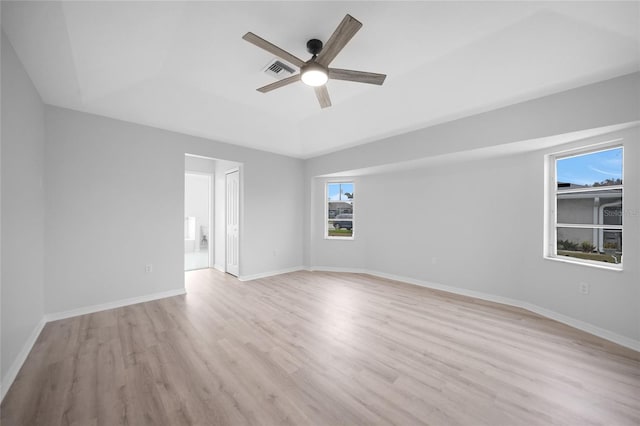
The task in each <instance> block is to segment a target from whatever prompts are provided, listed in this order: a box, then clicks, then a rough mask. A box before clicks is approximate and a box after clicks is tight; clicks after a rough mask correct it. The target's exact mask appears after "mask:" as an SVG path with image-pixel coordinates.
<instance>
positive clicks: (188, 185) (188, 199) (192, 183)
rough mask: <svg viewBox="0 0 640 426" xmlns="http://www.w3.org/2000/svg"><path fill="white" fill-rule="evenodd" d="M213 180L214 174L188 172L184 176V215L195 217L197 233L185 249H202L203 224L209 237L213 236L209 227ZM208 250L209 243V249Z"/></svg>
mask: <svg viewBox="0 0 640 426" xmlns="http://www.w3.org/2000/svg"><path fill="white" fill-rule="evenodd" d="M211 180H213V176H206V175H202V174H191V173H186V174H185V177H184V215H185V217H194V218H195V233H194V240H193V242H192V243H187V241H185V251H191V252H192V251H200V241H201V240H202V234H203V228H202V227H203V226H204V227H206V230H205V232H204V233H206V234H207V238H209V237H210V236H211V229H209V226H210V225H209V222H210V220H209V216H210V215H209V197H210V196H211V188H210V185H211ZM205 250H208V245H207V249H205Z"/></svg>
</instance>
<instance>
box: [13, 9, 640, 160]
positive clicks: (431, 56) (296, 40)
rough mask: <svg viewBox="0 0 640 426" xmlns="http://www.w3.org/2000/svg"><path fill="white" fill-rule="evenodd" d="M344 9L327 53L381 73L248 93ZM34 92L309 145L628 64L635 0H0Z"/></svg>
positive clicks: (303, 151) (370, 134) (342, 140)
mask: <svg viewBox="0 0 640 426" xmlns="http://www.w3.org/2000/svg"><path fill="white" fill-rule="evenodd" d="M346 13H349V14H351V15H353V16H354V17H356V18H357V19H358V20H360V21H361V22H362V23H363V24H364V27H363V28H362V29H361V30H360V31H359V32H358V33H357V34H356V36H355V37H354V38H353V40H352V41H351V42H350V43H349V44H348V45H347V47H346V48H345V49H344V50H343V51H342V52H341V53H340V55H339V56H338V57H337V59H336V60H335V61H334V62H333V63H332V66H334V67H336V68H349V69H358V70H365V71H373V72H380V73H385V74H387V75H388V77H387V80H386V82H385V84H384V85H383V86H381V87H378V86H371V85H366V84H357V83H350V82H343V81H330V82H329V83H328V89H329V91H330V94H331V99H332V102H333V107H331V108H327V109H324V110H321V109H320V107H319V106H318V103H317V101H316V99H315V95H314V93H313V89H312V88H309V87H306V86H305V85H303V84H294V85H290V86H287V87H284V88H282V89H278V90H276V91H274V92H271V93H268V94H263V93H259V92H257V91H256V90H255V89H256V88H257V87H260V86H263V85H265V84H268V83H270V82H273V81H275V80H273V78H272V77H269V76H268V75H266V74H264V73H263V71H262V70H263V68H264V67H265V66H266V65H267V64H268V63H269V62H270V61H271V60H272V59H274V57H273V56H272V55H270V54H268V53H266V52H264V51H262V50H260V49H258V48H256V47H255V46H253V45H251V44H249V43H247V42H245V41H244V40H242V35H243V34H245V33H246V32H247V31H252V32H254V33H256V34H258V35H260V36H261V37H263V38H265V39H267V40H269V41H271V42H273V43H274V44H277V45H278V46H280V47H282V48H284V49H286V50H288V51H289V52H291V53H293V54H294V55H296V56H298V57H300V58H303V59H307V58H308V56H309V55H308V53H306V50H305V43H306V41H307V40H308V39H310V38H319V39H321V40H323V41H326V40H327V39H328V38H329V36H330V35H331V33H332V32H333V30H334V29H335V27H336V26H337V25H338V23H339V22H340V20H341V19H342V18H343V17H344V15H345V14H346ZM2 29H3V31H4V32H5V33H6V35H7V37H8V38H9V40H10V42H11V44H12V45H13V47H14V48H15V50H16V52H17V54H18V56H19V57H20V59H21V61H22V62H23V64H24V66H25V68H26V70H27V72H28V73H29V75H30V77H31V79H32V80H33V83H34V85H35V86H36V88H37V90H38V91H39V93H40V94H41V96H42V99H43V101H44V102H45V103H48V104H51V105H56V106H61V107H65V108H71V109H74V110H79V111H85V112H89V113H94V114H99V115H103V116H107V117H112V118H116V119H121V120H126V121H131V122H135V123H141V124H145V125H150V126H154V127H158V128H163V129H168V130H173V131H177V132H182V133H186V134H190V135H195V136H202V137H205V138H209V139H214V140H219V141H223V142H228V143H232V144H237V145H243V146H247V147H251V148H256V149H261V150H266V151H271V152H275V153H280V154H286V155H290V156H293V157H300V158H309V157H313V156H316V155H320V154H323V153H327V152H331V151H336V150H339V149H342V148H345V147H348V146H354V145H357V144H361V143H365V142H369V141H372V140H376V139H381V138H384V137H387V136H391V135H395V134H400V133H404V132H407V131H410V130H414V129H418V128H421V127H425V126H429V125H433V124H436V123H440V122H444V121H448V120H452V119H455V118H459V117H462V116H466V115H471V114H475V113H479V112H482V111H487V110H490V109H494V108H497V107H501V106H505V105H509V104H512V103H516V102H520V101H524V100H528V99H532V98H536V97H539V96H544V95H546V94H550V93H553V92H557V91H562V90H567V89H571V88H575V87H578V86H581V85H584V84H589V83H592V82H595V81H600V80H605V79H608V78H613V77H617V76H619V75H623V74H627V73H631V72H634V71H637V70H639V69H640V3H638V2H620V3H614V2H604V1H603V2H557V3H555V2H531V3H529V2H481V1H474V2H396V1H387V2H365V1H358V2H343V1H340V2H338V1H336V2H307V1H301V2H269V1H259V2H199V1H194V2H184V1H181V2H165V1H162V2H99V1H90V2H75V1H69V2H56V1H45V2H6V1H3V2H2Z"/></svg>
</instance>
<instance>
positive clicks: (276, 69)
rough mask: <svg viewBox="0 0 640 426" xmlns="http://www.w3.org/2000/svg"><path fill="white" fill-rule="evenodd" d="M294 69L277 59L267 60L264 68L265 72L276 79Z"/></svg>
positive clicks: (285, 75) (283, 76)
mask: <svg viewBox="0 0 640 426" xmlns="http://www.w3.org/2000/svg"><path fill="white" fill-rule="evenodd" d="M294 71H295V70H294V69H293V68H291V67H290V66H289V65H287V64H285V63H284V62H282V61H279V60H278V59H274V60H273V61H271V62H269V64H268V65H267V66H266V67H265V68H264V72H265V74H268V75H270V76H272V77H273V78H275V79H278V80H282V79H283V78H285V77H289V76H290V75H291V74H293V72H294Z"/></svg>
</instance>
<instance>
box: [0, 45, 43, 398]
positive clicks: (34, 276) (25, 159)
mask: <svg viewBox="0 0 640 426" xmlns="http://www.w3.org/2000/svg"><path fill="white" fill-rule="evenodd" d="M43 173H44V105H43V104H42V101H41V99H40V96H39V95H38V93H37V92H36V90H35V88H34V87H33V84H32V83H31V80H30V79H29V77H28V76H27V74H26V72H25V70H24V69H23V67H22V64H21V63H20V61H19V60H18V58H17V56H16V54H15V52H14V51H13V48H12V46H11V44H10V43H9V42H8V41H7V39H6V37H5V35H4V33H2V163H1V174H2V178H1V182H2V248H3V250H2V262H1V263H2V265H1V282H2V290H1V300H2V302H1V305H2V306H1V312H2V313H1V320H2V321H1V322H2V327H1V332H0V334H1V335H2V338H1V342H0V346H1V347H2V350H1V363H0V364H1V365H0V375H1V377H2V395H3V396H4V393H5V392H6V391H7V389H6V388H7V385H8V384H9V383H11V382H12V381H13V377H15V374H17V368H19V366H20V362H18V364H16V361H18V358H20V356H21V355H22V356H26V353H25V354H21V351H22V350H23V349H24V348H25V346H26V349H27V350H28V349H29V346H30V343H29V341H30V340H32V338H33V337H34V336H33V333H34V331H37V330H38V327H39V324H40V322H41V320H42V317H43V314H44V300H43V295H44V284H43V281H44V238H43V236H44V187H43Z"/></svg>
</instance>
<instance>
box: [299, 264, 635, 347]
mask: <svg viewBox="0 0 640 426" xmlns="http://www.w3.org/2000/svg"><path fill="white" fill-rule="evenodd" d="M307 270H308V271H326V272H349V273H355V274H368V275H373V276H375V277H380V278H387V279H390V280H394V281H400V282H403V283H407V284H413V285H418V286H421V287H427V288H431V289H434V290H442V291H446V292H448V293H454V294H459V295H462V296H469V297H474V298H476V299H482V300H486V301H489V302H496V303H502V304H504V305H509V306H515V307H518V308H522V309H526V310H528V311H531V312H533V313H536V314H538V315H541V316H543V317H546V318H549V319H552V320H555V321H558V322H561V323H563V324H566V325H568V326H571V327H573V328H577V329H578V330H582V331H584V332H587V333H589V334H593V335H594V336H598V337H601V338H603V339H605V340H609V341H610V342H613V343H617V344H619V345H621V346H624V347H627V348H629V349H633V350H635V351H638V352H640V341H638V340H635V339H631V338H629V337H626V336H622V335H620V334H617V333H614V332H612V331H609V330H606V329H604V328H600V327H598V326H596V325H593V324H590V323H588V322H585V321H581V320H578V319H575V318H572V317H569V316H567V315H564V314H560V313H558V312H555V311H552V310H550V309H546V308H542V307H540V306H537V305H534V304H532V303H528V302H524V301H521V300H517V299H511V298H508V297H502V296H496V295H493V294H489V293H483V292H479V291H474V290H467V289H464V288H459V287H452V286H448V285H443V284H437V283H432V282H429V281H423V280H417V279H415V278H410V277H404V276H400V275H394V274H387V273H385V272H379V271H371V270H365V269H358V268H334V267H324V266H312V267H309V268H307Z"/></svg>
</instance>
